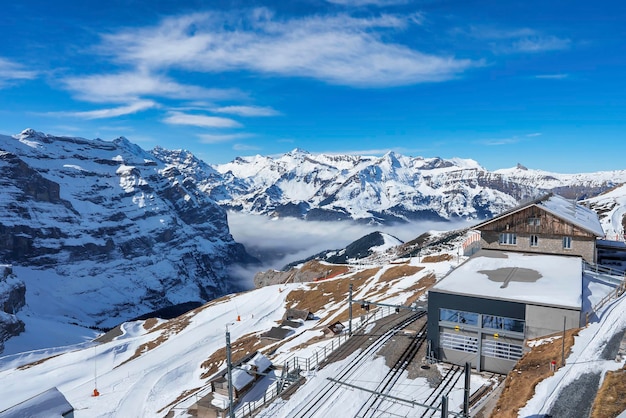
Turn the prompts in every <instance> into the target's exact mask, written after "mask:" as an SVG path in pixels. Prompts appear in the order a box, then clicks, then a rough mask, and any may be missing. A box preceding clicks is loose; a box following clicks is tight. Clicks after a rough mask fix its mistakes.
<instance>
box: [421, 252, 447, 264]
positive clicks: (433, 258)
mask: <svg viewBox="0 0 626 418" xmlns="http://www.w3.org/2000/svg"><path fill="white" fill-rule="evenodd" d="M453 258H454V257H452V256H451V255H450V254H437V255H427V256H426V257H424V258H422V263H441V262H442V261H450V260H452V259H453Z"/></svg>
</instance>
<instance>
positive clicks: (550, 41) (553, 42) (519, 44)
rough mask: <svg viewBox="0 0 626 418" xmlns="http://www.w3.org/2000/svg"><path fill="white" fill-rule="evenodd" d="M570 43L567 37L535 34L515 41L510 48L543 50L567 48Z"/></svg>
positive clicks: (526, 50)
mask: <svg viewBox="0 0 626 418" xmlns="http://www.w3.org/2000/svg"><path fill="white" fill-rule="evenodd" d="M570 44H571V41H570V40H569V39H563V38H557V37H556V36H547V37H541V36H536V37H528V38H524V39H520V40H518V41H515V42H513V45H512V47H511V48H512V50H513V51H516V52H544V51H557V50H561V49H567V48H569V46H570Z"/></svg>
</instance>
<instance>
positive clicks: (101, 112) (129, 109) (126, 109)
mask: <svg viewBox="0 0 626 418" xmlns="http://www.w3.org/2000/svg"><path fill="white" fill-rule="evenodd" d="M154 107H158V104H157V103H155V102H153V101H152V100H140V101H137V102H134V103H131V104H129V105H126V106H118V107H113V108H108V109H98V110H88V111H82V112H48V113H46V114H45V115H47V116H62V117H75V118H81V119H105V118H114V117H117V116H123V115H130V114H134V113H138V112H142V111H144V110H147V109H151V108H154Z"/></svg>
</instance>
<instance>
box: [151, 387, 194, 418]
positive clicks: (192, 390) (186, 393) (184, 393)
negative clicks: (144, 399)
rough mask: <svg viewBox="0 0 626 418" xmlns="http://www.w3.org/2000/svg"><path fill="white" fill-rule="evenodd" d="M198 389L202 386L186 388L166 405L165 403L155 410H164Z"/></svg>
mask: <svg viewBox="0 0 626 418" xmlns="http://www.w3.org/2000/svg"><path fill="white" fill-rule="evenodd" d="M200 389H202V388H201V387H198V388H193V389H188V390H186V391H184V392H183V393H181V394H180V395H178V397H177V398H176V399H174V400H173V401H172V402H170V403H168V404H167V405H165V406H164V407H163V408H161V409H159V410H158V411H157V412H158V413H161V412H163V411H165V410H166V409H168V408H171V407H172V406H174V405H176V404H177V403H178V402H180V401H182V400H183V399H185V398H187V397H188V396H191V395H193V394H194V393H196V392H197V391H199V390H200Z"/></svg>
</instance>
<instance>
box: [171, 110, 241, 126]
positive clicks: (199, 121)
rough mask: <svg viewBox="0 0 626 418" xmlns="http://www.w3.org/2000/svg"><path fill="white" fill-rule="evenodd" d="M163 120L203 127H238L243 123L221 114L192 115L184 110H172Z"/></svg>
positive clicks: (173, 123) (175, 123)
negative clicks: (183, 111)
mask: <svg viewBox="0 0 626 418" xmlns="http://www.w3.org/2000/svg"><path fill="white" fill-rule="evenodd" d="M163 122H165V123H169V124H172V125H190V126H198V127H202V128H238V127H240V126H241V124H240V123H239V122H237V121H235V120H233V119H229V118H223V117H220V116H206V115H191V114H188V113H182V112H170V113H169V114H168V116H167V117H166V118H165V119H163Z"/></svg>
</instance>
